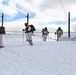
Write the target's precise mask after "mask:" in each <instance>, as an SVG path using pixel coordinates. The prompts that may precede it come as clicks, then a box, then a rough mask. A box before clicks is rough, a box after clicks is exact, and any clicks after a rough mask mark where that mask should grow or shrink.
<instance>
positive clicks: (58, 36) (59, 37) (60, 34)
mask: <svg viewBox="0 0 76 75" xmlns="http://www.w3.org/2000/svg"><path fill="white" fill-rule="evenodd" d="M55 34H57V41H60V40H61V36H62V34H63V30H62V29H61V27H58V29H57V30H56V32H55Z"/></svg>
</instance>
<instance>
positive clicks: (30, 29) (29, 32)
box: [25, 23, 36, 46]
mask: <svg viewBox="0 0 76 75" xmlns="http://www.w3.org/2000/svg"><path fill="white" fill-rule="evenodd" d="M35 30H36V29H35V28H34V26H33V25H28V24H27V23H25V34H26V40H27V41H28V42H29V45H31V46H32V45H33V43H32V33H33V32H34V31H35Z"/></svg>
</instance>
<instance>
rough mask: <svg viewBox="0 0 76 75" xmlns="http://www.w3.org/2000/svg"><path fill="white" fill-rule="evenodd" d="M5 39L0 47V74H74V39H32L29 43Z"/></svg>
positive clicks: (75, 56) (75, 47)
mask: <svg viewBox="0 0 76 75" xmlns="http://www.w3.org/2000/svg"><path fill="white" fill-rule="evenodd" d="M8 37H9V36H8ZM6 39H7V38H6ZM9 40H10V39H9ZM9 40H8V39H7V40H6V41H4V46H5V47H4V48H2V49H0V75H76V41H59V42H57V41H47V42H43V41H34V42H33V43H34V45H33V46H29V45H28V43H27V42H24V43H23V42H20V41H18V42H17V41H10V42H9ZM12 40H13V39H12Z"/></svg>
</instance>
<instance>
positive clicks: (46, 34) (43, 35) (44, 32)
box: [41, 27, 49, 41]
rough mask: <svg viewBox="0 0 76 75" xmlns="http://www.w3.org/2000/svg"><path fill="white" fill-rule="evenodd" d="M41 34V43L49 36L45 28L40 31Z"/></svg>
mask: <svg viewBox="0 0 76 75" xmlns="http://www.w3.org/2000/svg"><path fill="white" fill-rule="evenodd" d="M41 32H42V37H43V41H46V39H47V36H48V34H49V31H48V29H47V27H45V28H44V29H42V31H41Z"/></svg>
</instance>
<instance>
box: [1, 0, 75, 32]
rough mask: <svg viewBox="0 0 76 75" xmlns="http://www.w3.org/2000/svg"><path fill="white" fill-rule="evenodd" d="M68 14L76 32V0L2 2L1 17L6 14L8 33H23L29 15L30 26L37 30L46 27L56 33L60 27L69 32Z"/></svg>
mask: <svg viewBox="0 0 76 75" xmlns="http://www.w3.org/2000/svg"><path fill="white" fill-rule="evenodd" d="M68 12H70V14H71V31H75V30H76V0H0V16H1V15H2V13H4V26H5V27H6V30H7V31H16V30H18V31H21V30H22V29H23V28H24V23H25V22H27V20H26V15H27V13H29V15H30V18H29V24H33V25H34V26H35V27H36V29H37V30H38V29H42V28H44V27H45V26H46V27H47V28H48V29H49V31H54V30H56V29H57V28H58V27H59V26H60V27H62V29H63V30H64V31H67V30H68V26H67V25H68ZM0 23H1V19H0Z"/></svg>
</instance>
